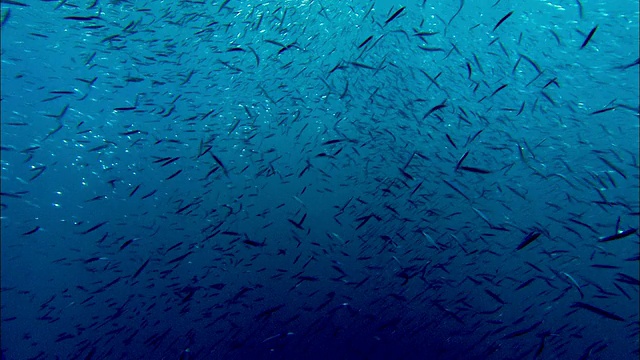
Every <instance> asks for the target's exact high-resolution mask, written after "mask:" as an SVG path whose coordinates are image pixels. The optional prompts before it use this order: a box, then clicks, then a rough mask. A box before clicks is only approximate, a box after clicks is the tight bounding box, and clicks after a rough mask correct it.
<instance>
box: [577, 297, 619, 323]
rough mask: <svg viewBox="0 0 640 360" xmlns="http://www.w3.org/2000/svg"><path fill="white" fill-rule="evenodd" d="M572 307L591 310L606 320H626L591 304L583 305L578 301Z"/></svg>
mask: <svg viewBox="0 0 640 360" xmlns="http://www.w3.org/2000/svg"><path fill="white" fill-rule="evenodd" d="M571 307H572V308H578V309H585V310H589V311H591V312H592V313H594V314H598V315H600V316H602V317H604V318H607V319H611V320H615V321H625V320H624V318H622V317H620V316H618V315H616V314H614V313H612V312H609V311H606V310H603V309H600V308H598V307H595V306H593V305H589V304H586V303H583V302H581V301H577V302H575V303H573V304H572V305H571Z"/></svg>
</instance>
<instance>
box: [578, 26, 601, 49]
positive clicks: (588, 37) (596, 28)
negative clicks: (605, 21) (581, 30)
mask: <svg viewBox="0 0 640 360" xmlns="http://www.w3.org/2000/svg"><path fill="white" fill-rule="evenodd" d="M596 30H598V25H596V26H594V27H593V29H591V31H589V34H588V35H587V37H586V38H585V39H584V41H583V42H582V45H580V50H582V49H584V47H585V46H587V44H589V41H591V38H592V37H593V34H595V33H596Z"/></svg>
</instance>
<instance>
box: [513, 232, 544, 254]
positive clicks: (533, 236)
mask: <svg viewBox="0 0 640 360" xmlns="http://www.w3.org/2000/svg"><path fill="white" fill-rule="evenodd" d="M540 235H542V233H541V232H538V231H531V232H530V233H529V234H527V236H525V238H524V239H523V240H522V242H521V243H520V244H519V245H518V247H517V248H516V250H522V249H524V248H525V247H527V246H528V245H529V244H531V243H532V242H534V241H535V240H536V239H537V238H539V237H540Z"/></svg>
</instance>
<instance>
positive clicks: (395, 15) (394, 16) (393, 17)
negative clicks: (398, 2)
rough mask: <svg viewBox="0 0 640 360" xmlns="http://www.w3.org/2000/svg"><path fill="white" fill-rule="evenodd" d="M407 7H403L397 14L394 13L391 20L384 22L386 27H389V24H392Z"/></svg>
mask: <svg viewBox="0 0 640 360" xmlns="http://www.w3.org/2000/svg"><path fill="white" fill-rule="evenodd" d="M404 9H405V7H404V6H402V7H401V8H400V9H398V10H396V12H394V13H393V15H391V16H389V18H388V19H387V20H386V21H385V22H384V24H385V25H387V24H388V23H390V22H392V21H393V20H394V19H395V18H397V17H398V15H400V14H401V13H402V12H403V11H404Z"/></svg>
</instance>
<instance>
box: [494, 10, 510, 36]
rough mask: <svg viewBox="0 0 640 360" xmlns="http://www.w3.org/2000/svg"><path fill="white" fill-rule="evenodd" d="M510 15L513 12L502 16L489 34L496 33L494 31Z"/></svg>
mask: <svg viewBox="0 0 640 360" xmlns="http://www.w3.org/2000/svg"><path fill="white" fill-rule="evenodd" d="M511 15H513V11H509V12H508V13H507V15H505V16H503V17H502V19H500V21H498V22H497V23H496V24H495V25H494V26H493V30H491V32H494V31H496V29H497V28H498V27H499V26H500V25H502V23H503V22H505V21H506V20H507V19H508V18H509V17H510V16H511Z"/></svg>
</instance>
